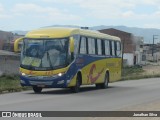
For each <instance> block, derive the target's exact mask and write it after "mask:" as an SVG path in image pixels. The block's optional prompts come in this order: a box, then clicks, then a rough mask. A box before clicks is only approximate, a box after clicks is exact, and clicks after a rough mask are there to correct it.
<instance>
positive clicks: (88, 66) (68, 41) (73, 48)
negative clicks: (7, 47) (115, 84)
mask: <svg viewBox="0 0 160 120" xmlns="http://www.w3.org/2000/svg"><path fill="white" fill-rule="evenodd" d="M20 41H21V42H22V49H21V64H20V73H21V75H20V79H21V80H20V82H21V85H22V86H32V87H33V90H34V92H35V93H40V92H41V91H42V89H43V88H71V90H72V91H73V92H79V91H80V86H81V85H91V84H95V85H96V87H97V88H107V87H108V83H109V82H112V81H116V80H120V79H121V61H122V60H121V40H120V38H118V37H114V36H110V35H107V34H103V33H100V32H98V31H91V30H84V29H79V28H42V29H38V30H33V31H30V32H28V33H27V34H26V35H25V37H23V38H20V39H17V40H16V41H15V43H14V50H15V52H18V51H20V50H19V48H18V43H19V42H20Z"/></svg>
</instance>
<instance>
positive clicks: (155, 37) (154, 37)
mask: <svg viewBox="0 0 160 120" xmlns="http://www.w3.org/2000/svg"><path fill="white" fill-rule="evenodd" d="M157 36H158V35H153V45H152V56H153V55H154V49H155V48H154V42H155V39H158V38H157ZM153 57H154V56H153Z"/></svg>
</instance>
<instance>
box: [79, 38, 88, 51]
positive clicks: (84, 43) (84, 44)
mask: <svg viewBox="0 0 160 120" xmlns="http://www.w3.org/2000/svg"><path fill="white" fill-rule="evenodd" d="M86 48H87V47H86V37H81V41H80V48H79V53H80V54H86V53H87V49H86Z"/></svg>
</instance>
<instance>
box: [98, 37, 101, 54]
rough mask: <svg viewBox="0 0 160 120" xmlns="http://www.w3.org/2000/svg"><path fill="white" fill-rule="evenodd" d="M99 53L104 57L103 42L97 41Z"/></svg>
mask: <svg viewBox="0 0 160 120" xmlns="http://www.w3.org/2000/svg"><path fill="white" fill-rule="evenodd" d="M97 52H98V55H102V40H100V39H97Z"/></svg>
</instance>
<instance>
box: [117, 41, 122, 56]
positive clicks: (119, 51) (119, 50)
mask: <svg viewBox="0 0 160 120" xmlns="http://www.w3.org/2000/svg"><path fill="white" fill-rule="evenodd" d="M116 55H117V56H120V55H121V43H120V42H116Z"/></svg>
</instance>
